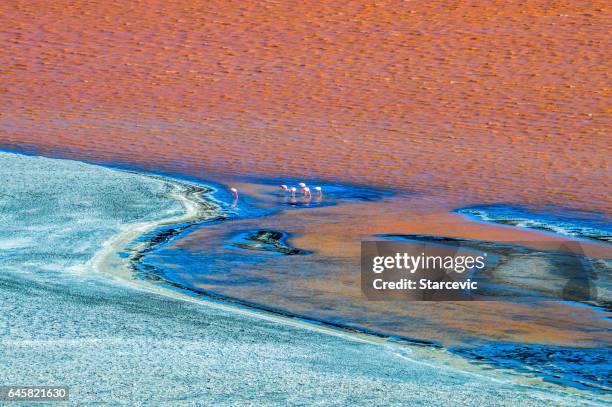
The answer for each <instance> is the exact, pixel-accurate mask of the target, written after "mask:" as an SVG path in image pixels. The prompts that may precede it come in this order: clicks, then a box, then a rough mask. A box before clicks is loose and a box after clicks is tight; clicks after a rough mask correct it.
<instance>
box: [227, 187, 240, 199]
mask: <svg viewBox="0 0 612 407" xmlns="http://www.w3.org/2000/svg"><path fill="white" fill-rule="evenodd" d="M229 190H230V192H231V193H232V196H233V197H234V199H238V190H237V189H236V188H230V189H229Z"/></svg>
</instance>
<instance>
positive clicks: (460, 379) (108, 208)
mask: <svg viewBox="0 0 612 407" xmlns="http://www.w3.org/2000/svg"><path fill="white" fill-rule="evenodd" d="M0 160H2V165H1V166H0V177H1V179H2V182H3V186H4V190H3V196H2V205H1V206H0V210H1V211H2V212H1V213H2V216H3V218H8V217H11V223H9V222H3V224H2V225H3V226H4V228H5V229H2V230H1V231H0V233H1V234H2V242H3V246H4V250H3V251H2V252H0V256H2V262H1V264H2V266H1V267H2V273H1V274H0V298H1V301H0V359H1V360H2V364H0V382H1V383H8V384H12V383H14V384H22V385H23V384H28V385H40V384H46V385H67V386H69V387H70V389H71V401H70V402H69V403H66V404H75V405H76V404H78V405H89V404H98V405H105V404H106V405H201V404H202V403H206V404H218V405H229V404H231V405H236V404H258V405H259V404H263V405H266V404H269V405H281V404H283V405H284V404H287V403H291V404H312V403H315V402H320V403H322V404H330V405H346V404H351V405H358V404H371V403H375V404H390V405H405V404H411V403H412V404H414V403H419V404H423V405H440V404H444V403H445V402H447V401H448V400H449V398H450V399H452V400H453V402H454V403H456V404H463V405H483V404H508V405H511V404H515V403H517V402H518V403H520V404H522V405H549V404H558V403H562V404H571V405H580V404H593V403H598V402H599V403H603V402H604V401H603V399H599V400H598V399H596V398H594V397H593V396H590V395H586V394H580V395H578V394H573V393H569V392H565V391H563V390H561V389H559V388H556V389H554V388H553V389H551V388H547V387H546V386H545V385H544V384H540V385H538V387H537V388H535V387H531V386H534V385H536V383H534V382H532V383H531V385H529V386H528V385H526V383H523V384H521V383H522V381H520V379H519V378H518V377H513V376H507V377H506V376H502V375H501V374H494V373H490V372H489V373H487V376H489V377H486V376H483V375H482V374H481V373H479V372H477V371H474V372H468V371H461V370H457V369H456V368H453V367H452V366H451V365H452V364H454V363H453V362H452V359H450V360H449V362H448V363H440V364H437V363H433V362H431V361H430V358H428V357H426V356H418V355H417V354H416V353H415V354H414V355H411V354H410V353H408V348H402V350H400V349H399V348H391V347H388V346H383V345H380V344H371V343H366V342H362V341H356V340H349V339H347V338H343V337H338V336H335V335H329V334H323V333H321V332H318V331H316V330H311V329H306V328H305V327H297V326H291V325H286V324H284V323H280V322H279V321H271V320H265V319H261V318H256V317H253V316H249V315H246V314H244V313H240V312H237V311H229V310H222V309H219V308H217V307H213V306H208V305H206V304H203V303H194V302H189V301H185V300H181V299H178V298H174V297H171V296H166V295H162V294H161V293H159V292H151V291H148V290H147V289H145V288H143V287H139V286H132V285H131V284H128V283H126V282H124V281H122V280H116V279H112V278H110V277H109V276H107V275H105V274H102V273H99V272H98V271H96V270H95V269H93V268H92V266H91V264H88V263H87V261H88V259H89V258H90V257H91V256H93V253H94V252H95V251H96V250H98V249H99V248H100V246H101V245H102V242H103V241H104V240H106V239H107V238H109V237H110V236H113V235H114V234H116V233H118V232H119V231H121V230H123V229H124V228H125V226H126V225H134V224H137V223H138V224H140V222H144V221H161V220H162V219H163V216H162V215H165V216H176V215H180V212H181V211H182V210H181V205H179V204H178V202H177V201H176V200H175V199H176V198H171V197H169V196H168V189H169V185H168V184H167V183H166V182H163V181H162V180H159V179H156V178H150V177H141V176H138V175H136V174H128V173H124V172H118V171H113V170H108V169H103V168H99V167H92V166H89V165H84V164H81V163H76V162H67V161H58V160H49V159H43V158H32V157H24V156H16V155H12V154H5V153H1V154H0ZM17 175H19V176H17ZM111 186H112V188H109V187H111ZM86 202H88V203H87V204H86ZM113 219H114V220H115V221H114V222H113ZM76 220H80V222H78V221H76ZM47 221H48V222H47ZM66 222H68V223H66ZM9 225H11V226H10V227H11V228H12V229H10V230H9V229H6V228H7V227H9ZM16 236H17V237H18V238H15V237H16ZM28 238H29V239H30V240H28ZM411 357H414V360H411V359H410V358H411ZM457 363H458V362H457ZM540 386H541V387H540Z"/></svg>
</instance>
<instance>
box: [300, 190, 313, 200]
mask: <svg viewBox="0 0 612 407" xmlns="http://www.w3.org/2000/svg"><path fill="white" fill-rule="evenodd" d="M302 193H303V194H304V196H307V197H308V198H310V197H311V196H312V194H311V193H310V188H308V187H304V188H302Z"/></svg>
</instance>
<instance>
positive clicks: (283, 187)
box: [279, 185, 289, 192]
mask: <svg viewBox="0 0 612 407" xmlns="http://www.w3.org/2000/svg"><path fill="white" fill-rule="evenodd" d="M279 188H280V189H281V191H283V192H288V191H289V188H287V185H281V186H279Z"/></svg>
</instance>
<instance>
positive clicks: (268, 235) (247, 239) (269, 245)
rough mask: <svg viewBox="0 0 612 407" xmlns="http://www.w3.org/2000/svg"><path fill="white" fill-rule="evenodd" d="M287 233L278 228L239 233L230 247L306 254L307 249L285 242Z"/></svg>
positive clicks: (285, 253) (307, 252)
mask: <svg viewBox="0 0 612 407" xmlns="http://www.w3.org/2000/svg"><path fill="white" fill-rule="evenodd" d="M287 238H288V235H287V233H285V232H281V231H278V230H254V231H249V232H245V233H241V234H240V235H238V236H237V237H235V238H234V239H233V240H234V242H232V243H230V245H231V246H232V247H237V248H239V249H244V250H255V251H263V252H271V253H277V254H283V255H290V256H291V255H306V254H310V253H311V252H309V251H308V250H302V249H299V248H297V247H293V246H290V245H288V244H287V243H286V240H287Z"/></svg>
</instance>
